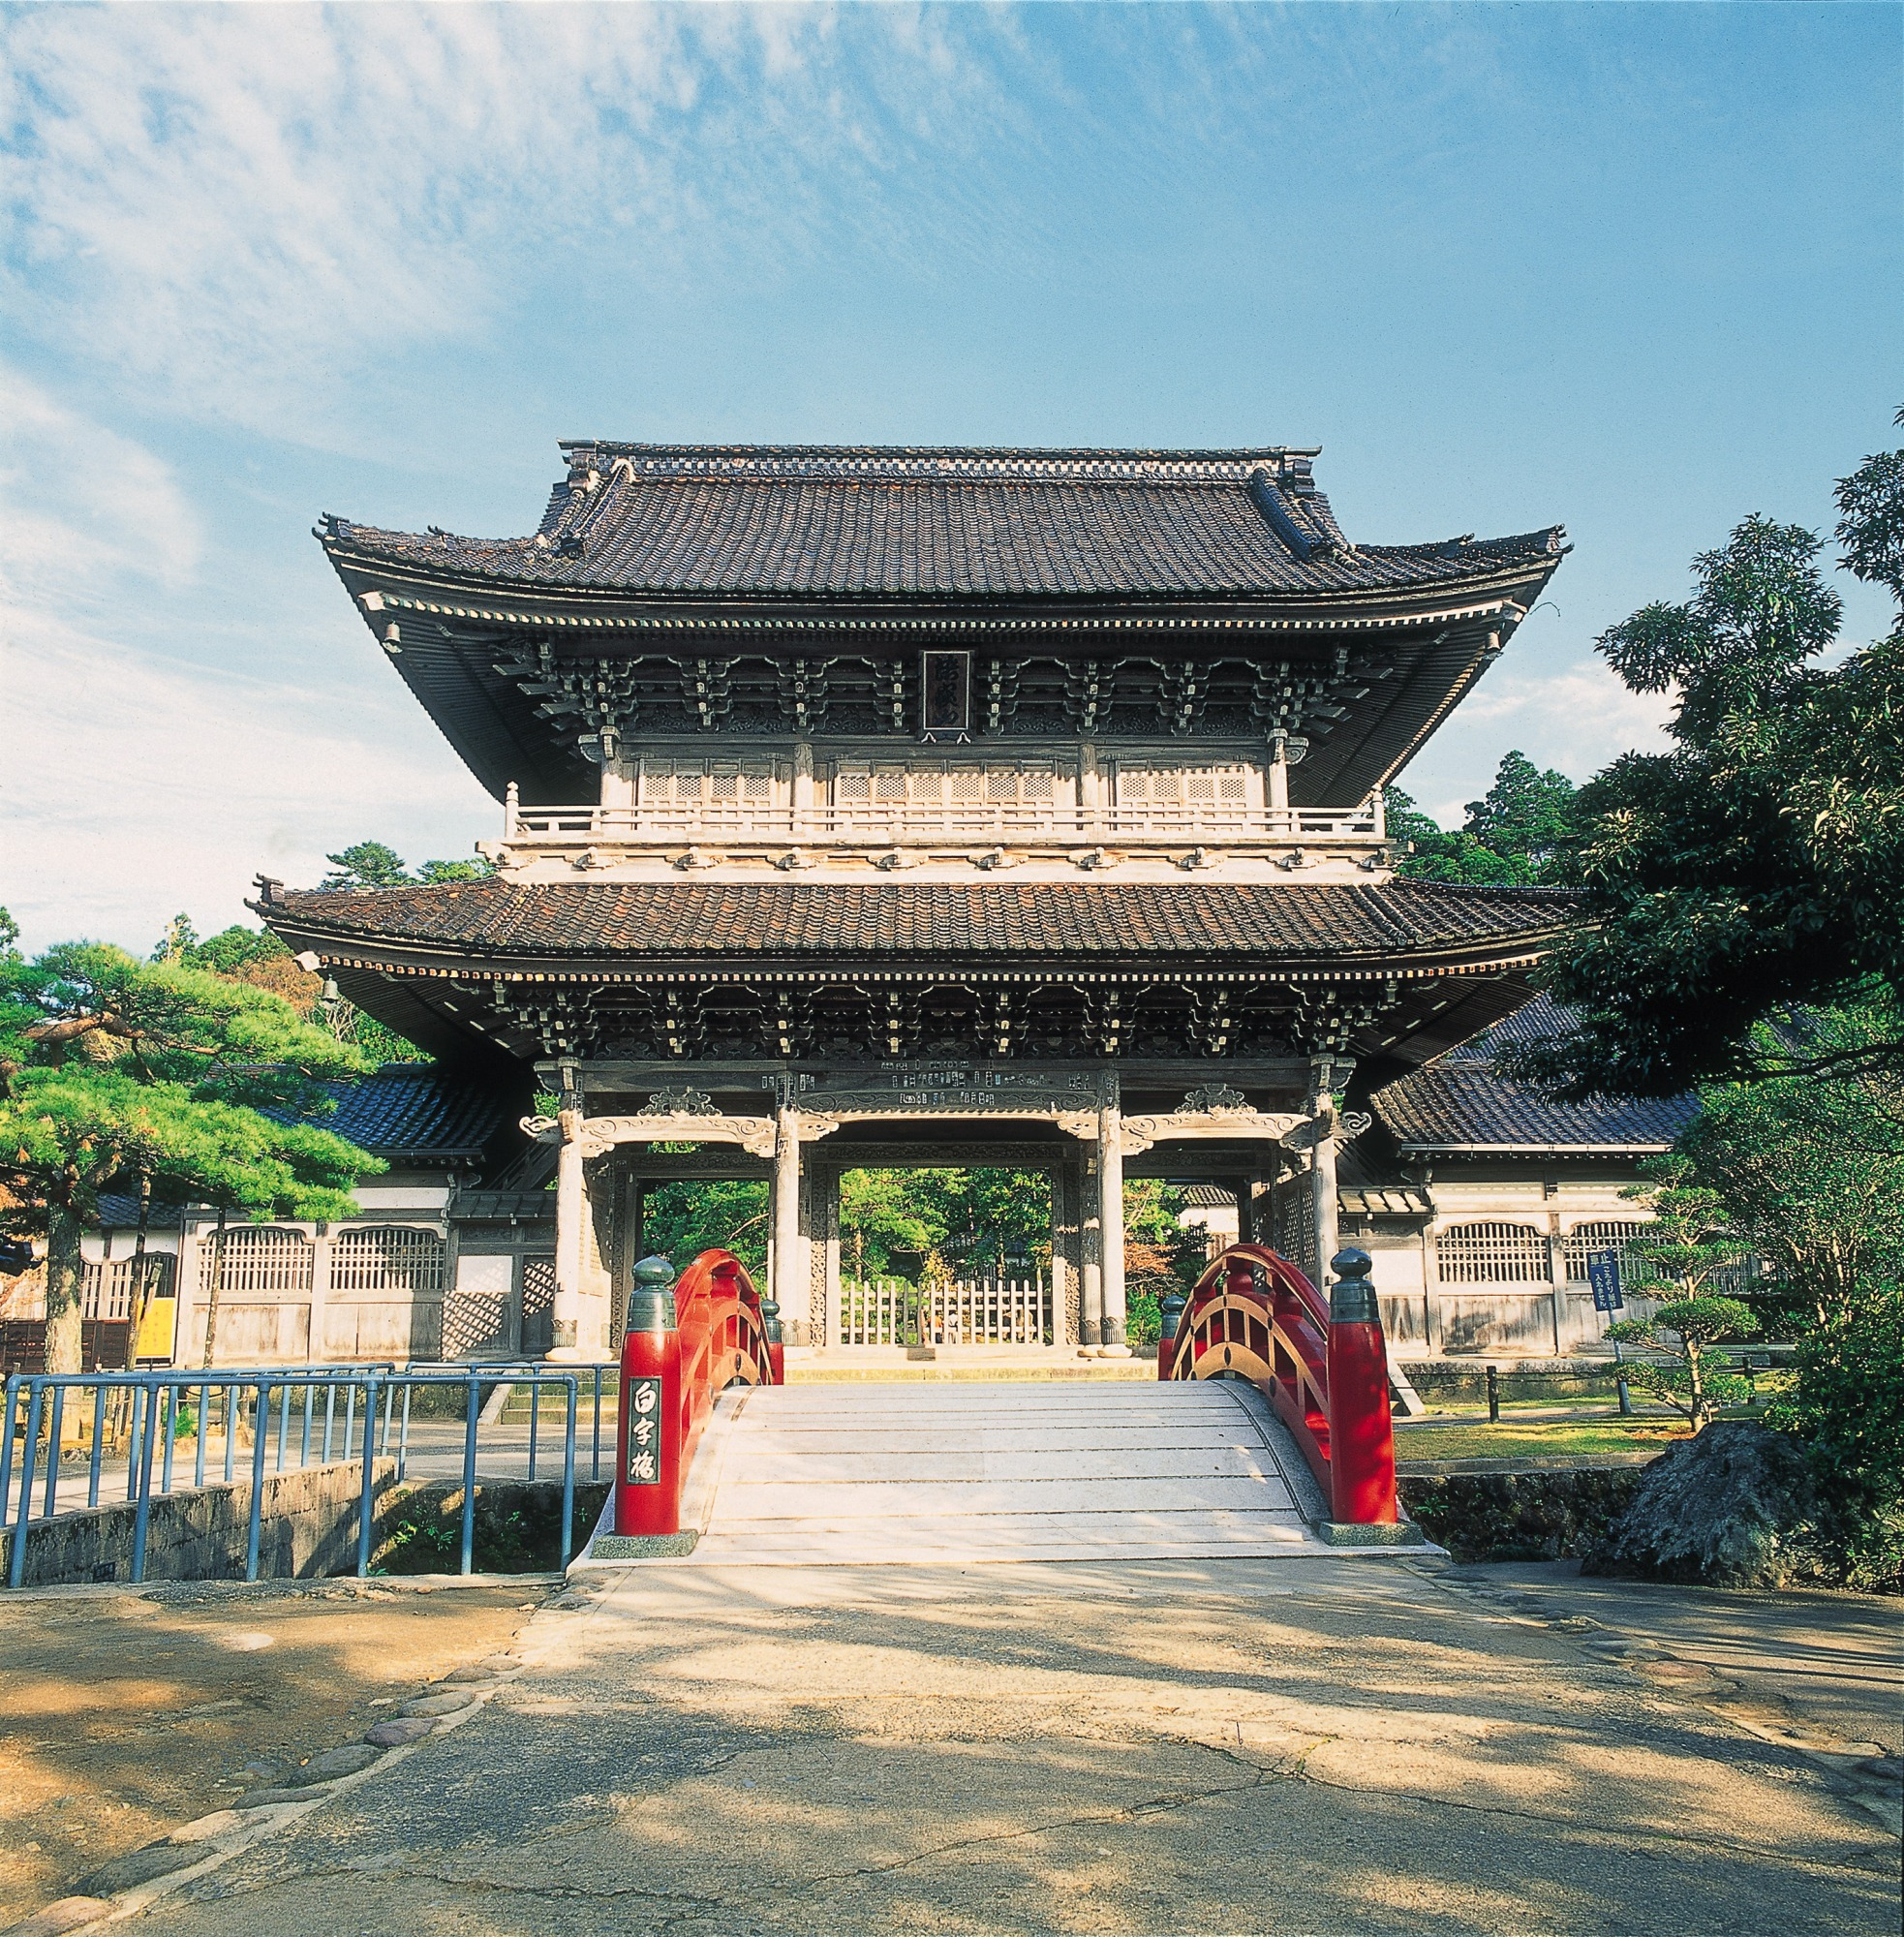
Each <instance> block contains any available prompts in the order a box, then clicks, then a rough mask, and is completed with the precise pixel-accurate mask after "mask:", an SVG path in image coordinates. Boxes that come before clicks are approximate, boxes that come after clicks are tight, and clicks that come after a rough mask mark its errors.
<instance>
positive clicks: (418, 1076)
mask: <svg viewBox="0 0 1904 1937" xmlns="http://www.w3.org/2000/svg"><path fill="white" fill-rule="evenodd" d="M323 1087H324V1088H325V1089H326V1090H327V1091H329V1092H330V1094H331V1095H332V1096H333V1097H335V1098H336V1101H337V1108H336V1110H335V1111H334V1112H333V1113H332V1114H331V1115H330V1116H327V1117H314V1118H312V1119H310V1120H309V1121H310V1122H312V1124H313V1125H314V1126H315V1127H316V1128H318V1129H322V1130H331V1131H333V1132H335V1133H336V1134H337V1135H338V1136H340V1137H343V1138H345V1139H346V1140H347V1141H348V1142H350V1143H353V1144H355V1145H356V1146H357V1148H358V1149H359V1150H367V1151H369V1152H370V1153H372V1154H373V1155H376V1156H383V1157H399V1156H429V1157H441V1158H445V1159H447V1158H450V1157H459V1156H460V1157H475V1156H476V1155H478V1154H480V1153H481V1152H482V1151H483V1149H484V1148H485V1147H486V1146H487V1144H488V1143H489V1141H490V1139H491V1138H492V1137H494V1136H495V1135H496V1133H497V1131H498V1130H500V1129H501V1128H502V1127H503V1125H504V1123H505V1122H506V1121H507V1117H508V1115H509V1099H508V1098H507V1096H504V1095H500V1094H498V1093H497V1091H494V1090H492V1089H488V1088H484V1087H481V1086H476V1085H471V1084H467V1083H459V1082H457V1081H455V1080H454V1079H453V1078H450V1077H447V1076H445V1075H444V1074H443V1073H442V1072H441V1071H440V1070H438V1069H437V1068H435V1067H434V1066H433V1065H432V1064H429V1063H422V1062H386V1063H385V1064H384V1067H383V1068H382V1069H379V1070H377V1071H376V1072H375V1073H374V1074H372V1075H369V1076H362V1077H359V1078H358V1079H357V1080H356V1081H355V1082H353V1083H327V1084H325V1085H324V1086H323ZM271 1114H273V1115H275V1114H276V1113H275V1112H272V1113H271Z"/></svg>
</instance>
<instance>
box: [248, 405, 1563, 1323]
mask: <svg viewBox="0 0 1904 1937" xmlns="http://www.w3.org/2000/svg"><path fill="white" fill-rule="evenodd" d="M567 449H568V475H567V477H565V478H564V479H563V481H562V482H561V483H560V484H558V485H557V487H556V489H555V492H554V494H553V496H552V498H551V500H550V503H549V506H548V508H547V511H546V513H545V515H544V516H543V518H542V521H541V524H540V526H539V528H538V529H537V531H536V532H535V533H534V534H532V535H531V536H529V537H526V538H519V539H507V540H500V541H486V540H485V541H477V540H473V539H464V538H455V537H452V536H449V535H447V534H444V533H440V532H435V531H432V532H430V533H429V534H427V535H423V536H413V535H410V534H404V533H395V532H388V531H379V530H373V529H371V528H368V527H364V526H359V525H354V524H351V523H349V522H347V521H345V520H342V519H329V520H326V521H325V524H324V526H323V528H322V532H321V534H320V536H321V537H322V541H323V544H324V547H325V550H326V552H327V553H328V555H329V557H330V559H331V562H332V564H333V565H334V567H335V569H337V571H338V573H339V575H340V577H341V578H342V580H343V582H344V584H345V586H346V587H347V588H348V590H349V592H350V594H351V596H352V597H353V600H355V601H356V603H357V605H358V607H359V609H360V611H361V612H362V614H363V617H364V619H365V621H366V623H367V624H368V625H369V626H370V627H371V629H372V631H373V633H374V635H375V636H376V638H377V639H378V641H379V642H380V644H381V645H382V647H383V648H384V651H385V652H386V653H387V654H388V656H389V658H390V661H391V664H392V665H393V667H394V668H395V669H396V671H397V672H398V674H399V675H400V676H401V677H402V678H403V679H404V680H405V681H406V682H407V683H408V684H409V686H410V687H411V689H412V691H413V692H415V695H416V696H417V698H418V700H419V701H420V702H421V703H422V704H423V706H424V707H425V708H426V709H427V710H428V712H429V713H430V715H431V717H432V719H433V720H434V721H435V722H436V723H437V724H438V726H439V727H440V728H441V729H442V731H443V732H444V733H445V735H446V736H447V738H448V739H449V741H450V743H451V744H452V746H454V747H455V748H456V750H457V751H458V753H460V754H461V755H462V757H463V758H464V760H465V761H466V762H467V763H468V764H469V766H470V768H471V770H472V771H473V772H474V773H475V774H476V776H477V778H478V779H479V780H480V781H481V782H482V783H483V784H484V785H486V786H487V787H489V788H490V790H491V791H492V792H493V793H494V794H495V795H496V797H497V799H498V800H499V801H500V802H501V803H502V806H503V825H502V830H501V838H500V839H499V840H497V841H495V842H492V843H487V844H484V845H483V852H484V853H485V854H486V855H487V856H488V857H489V858H490V859H491V860H492V861H493V863H494V864H495V869H496V872H495V874H494V876H492V877H491V878H488V879H483V880H476V881H469V882H442V883H433V884H429V885H425V886H415V887H406V888H394V889H377V890H352V891H335V892H322V891H320V892H308V891H307V892H293V893H286V892H284V891H283V890H282V889H281V887H280V885H279V884H278V883H277V882H275V881H271V880H268V879H267V880H262V881H261V894H260V898H259V900H258V902H257V903H256V904H255V906H256V907H258V908H259V910H260V911H261V913H262V915H263V916H264V918H265V920H266V921H267V922H268V923H269V925H270V926H271V927H272V928H273V929H274V930H275V931H276V932H277V933H278V934H279V935H281V936H283V937H284V938H286V940H287V941H288V942H289V943H290V944H291V946H292V948H293V950H295V951H297V952H298V954H299V957H300V959H301V960H302V961H304V962H305V964H306V965H307V966H309V967H314V968H322V969H323V970H324V971H325V972H326V973H327V974H328V975H329V976H330V977H332V978H333V979H334V982H335V985H336V987H337V989H338V990H339V992H340V993H342V994H343V995H346V996H348V997H349V998H350V999H352V1000H353V1001H355V1002H358V1003H360V1004H361V1005H362V1006H363V1007H365V1008H366V1009H368V1010H369V1011H370V1012H371V1013H373V1014H375V1015H377V1016H379V1017H380V1018H382V1019H383V1020H384V1021H386V1022H387V1023H389V1024H390V1025H391V1026H392V1027H394V1028H396V1029H398V1030H402V1031H403V1032H405V1033H406V1034H407V1035H409V1036H411V1037H412V1038H413V1039H414V1040H415V1041H417V1042H419V1043H421V1044H423V1045H424V1046H425V1047H426V1048H428V1049H429V1050H431V1051H432V1053H434V1054H435V1055H437V1056H438V1057H439V1058H441V1059H442V1060H443V1061H445V1063H446V1064H449V1065H453V1066H455V1067H457V1068H459V1069H461V1070H464V1071H466V1072H469V1073H472V1074H476V1075H479V1076H481V1077H483V1078H484V1080H488V1081H493V1082H494V1083H496V1084H498V1085H499V1086H509V1087H511V1088H512V1089H513V1091H514V1093H516V1094H518V1095H520V1097H521V1098H522V1103H523V1107H524V1109H525V1110H527V1109H528V1106H529V1101H530V1097H531V1095H532V1094H533V1092H534V1091H537V1090H540V1091H544V1092H547V1093H549V1094H551V1095H553V1097H554V1098H555V1108H554V1109H553V1111H552V1112H550V1113H549V1114H547V1115H538V1116H532V1117H530V1118H529V1119H528V1121H527V1124H526V1127H527V1129H528V1132H529V1134H530V1135H532V1136H534V1137H537V1138H540V1139H543V1140H545V1141H547V1142H549V1143H550V1144H552V1145H555V1146H556V1147H557V1149H558V1183H557V1190H556V1199H557V1217H556V1224H557V1237H556V1250H557V1258H556V1278H557V1287H556V1295H555V1310H554V1318H553V1338H554V1343H553V1354H554V1356H557V1357H571V1358H572V1357H581V1358H594V1357H597V1356H599V1355H600V1354H601V1353H603V1352H604V1351H606V1350H607V1349H608V1348H609V1346H610V1344H611V1337H610V1332H611V1314H612V1313H613V1312H615V1311H616V1310H617V1309H619V1307H620V1306H621V1304H622V1303H623V1300H624V1295H625V1292H626V1287H627V1282H628V1273H629V1271H630V1267H631V1265H632V1262H633V1258H634V1254H635V1253H634V1249H633V1233H634V1224H635V1207H636V1205H637V1204H638V1196H639V1192H640V1190H641V1188H642V1186H643V1184H644V1182H646V1181H651V1180H654V1179H657V1178H660V1177H664V1176H668V1175H677V1176H678V1175H683V1174H690V1173H691V1170H692V1169H693V1167H695V1166H698V1167H699V1174H709V1172H710V1171H711V1170H721V1169H722V1168H723V1167H729V1166H731V1169H728V1170H727V1174H737V1175H752V1176H757V1177H764V1178H766V1179H767V1180H768V1181H769V1183H770V1185H771V1192H772V1265H771V1275H770V1276H771V1284H772V1288H773V1292H774V1295H775V1297H776V1298H777V1299H778V1301H779V1303H780V1305H781V1306H782V1307H783V1323H784V1325H785V1327H786V1331H787V1336H788V1338H789V1340H790V1341H793V1342H797V1343H805V1344H809V1345H812V1346H814V1347H816V1348H819V1349H827V1343H828V1341H829V1340H833V1339H837V1338H838V1337H840V1336H841V1331H840V1304H839V1301H840V1283H841V1277H840V1259H839V1246H838V1242H837V1214H836V1213H835V1210H834V1208H833V1204H834V1198H835V1196H836V1195H837V1179H838V1176H839V1175H840V1173H841V1172H842V1171H843V1170H845V1169H847V1168H851V1167H853V1166H854V1165H855V1164H859V1163H866V1162H892V1161H899V1162H906V1163H916V1164H919V1165H928V1164H931V1165H938V1164H952V1163H957V1164H1000V1165H1010V1166H1012V1167H1022V1166H1028V1165H1036V1166H1038V1167H1041V1168H1044V1169H1046V1170H1048V1171H1049V1172H1050V1174H1051V1175H1052V1177H1053V1178H1054V1181H1055V1193H1056V1201H1057V1206H1058V1210H1057V1216H1056V1220H1055V1221H1056V1227H1057V1228H1056V1230H1055V1234H1054V1237H1055V1243H1054V1250H1055V1257H1054V1264H1053V1279H1054V1281H1053V1287H1052V1299H1053V1309H1054V1327H1053V1329H1054V1334H1055V1335H1059V1334H1061V1339H1060V1338H1057V1337H1055V1346H1056V1345H1061V1346H1068V1347H1069V1348H1070V1349H1072V1350H1076V1349H1078V1348H1079V1347H1081V1346H1082V1347H1084V1348H1087V1349H1092V1348H1094V1349H1099V1350H1108V1351H1112V1352H1119V1351H1121V1350H1123V1349H1124V1346H1123V1332H1124V1307H1125V1301H1124V1285H1123V1257H1122V1251H1123V1218H1122V1180H1123V1178H1124V1177H1125V1176H1126V1175H1130V1174H1134V1173H1136V1172H1140V1171H1149V1172H1151V1173H1152V1174H1162V1175H1167V1176H1172V1177H1178V1178H1184V1179H1201V1180H1207V1181H1210V1182H1214V1183H1220V1184H1224V1185H1225V1186H1226V1187H1228V1188H1231V1189H1234V1190H1235V1191H1236V1192H1237V1194H1238V1198H1239V1203H1240V1206H1241V1208H1242V1211H1243V1229H1244V1237H1245V1238H1247V1237H1250V1236H1255V1237H1258V1238H1261V1239H1264V1240H1266V1241H1268V1242H1270V1243H1272V1244H1274V1245H1276V1246H1277V1247H1278V1248H1279V1249H1280V1250H1281V1251H1283V1252H1285V1253H1286V1254H1288V1255H1290V1256H1292V1257H1294V1258H1295V1259H1297V1260H1298V1261H1299V1262H1300V1263H1301V1264H1303V1265H1304V1267H1305V1269H1307V1270H1308V1271H1309V1272H1310V1274H1311V1275H1312V1276H1316V1277H1317V1278H1318V1279H1320V1278H1321V1277H1322V1276H1323V1274H1322V1271H1321V1263H1320V1261H1321V1260H1324V1259H1327V1258H1328V1257H1329V1256H1330V1255H1331V1254H1332V1251H1333V1246H1334V1239H1335V1228H1334V1227H1335V1218H1336V1187H1335V1165H1336V1155H1337V1153H1338V1151H1339V1149H1340V1147H1341V1145H1342V1143H1343V1142H1344V1140H1345V1139H1347V1138H1349V1137H1351V1136H1353V1135H1355V1134H1357V1133H1358V1131H1359V1128H1360V1126H1361V1123H1362V1121H1363V1120H1362V1119H1361V1117H1360V1115H1359V1114H1358V1113H1357V1111H1356V1110H1355V1109H1353V1108H1352V1107H1350V1104H1351V1100H1352V1099H1351V1091H1352V1089H1354V1088H1355V1087H1358V1086H1359V1087H1360V1089H1362V1090H1364V1091H1367V1090H1368V1089H1371V1088H1374V1087H1377V1086H1379V1085H1380V1084H1382V1083H1383V1082H1386V1081H1388V1080H1390V1079H1391V1078H1393V1077H1394V1076H1397V1075H1398V1074H1400V1073H1402V1072H1404V1071H1406V1070H1408V1069H1410V1068H1412V1067H1415V1066H1417V1065H1419V1064H1420V1063H1422V1062H1423V1061H1427V1060H1428V1059H1429V1058H1430V1057H1432V1056H1434V1055H1437V1054H1439V1053H1440V1052H1441V1051H1443V1050H1445V1049H1447V1048H1449V1047H1450V1046H1452V1045H1454V1044H1457V1043H1459V1042H1461V1041H1464V1040H1466V1039H1467V1038H1468V1037H1470V1036H1472V1035H1474V1034H1475V1033H1477V1032H1478V1031H1479V1030H1483V1029H1485V1028H1487V1027H1488V1026H1489V1025H1490V1024H1492V1023H1493V1022H1495V1021H1497V1020H1498V1019H1499V1018H1501V1017H1503V1016H1505V1015H1507V1014H1509V1013H1511V1012H1512V1011H1513V1010H1514V1009H1515V1008H1516V1007H1518V1006H1519V1005H1520V1003H1522V1002H1523V1001H1524V1000H1525V999H1526V998H1527V995H1528V993H1529V984H1528V982H1527V979H1526V971H1527V970H1528V969H1530V968H1531V966H1532V965H1533V964H1534V963H1535V962H1536V961H1537V960H1538V958H1539V956H1540V954H1541V953H1542V951H1543V950H1544V948H1546V947H1547V946H1548V944H1549V942H1550V940H1551V937H1552V936H1553V934H1554V933H1555V931H1556V930H1557V927H1558V925H1559V922H1560V920H1561V918H1562V915H1563V912H1564V897H1558V896H1556V895H1555V894H1554V893H1553V892H1552V891H1544V890H1538V889H1492V888H1471V887H1465V886H1459V885H1454V884H1448V883H1441V882H1428V881H1408V880H1402V879H1397V877H1396V876H1395V873H1394V864H1395V861H1396V858H1397V857H1396V855H1395V854H1394V852H1393V850H1392V848H1391V846H1390V845H1389V842H1388V838H1387V833H1386V829H1385V827H1384V824H1383V819H1382V810H1381V798H1382V789H1383V787H1384V785H1385V784H1386V783H1387V782H1388V781H1389V780H1390V779H1391V778H1392V777H1393V776H1394V775H1395V774H1396V773H1397V771H1398V770H1399V769H1400V768H1401V767H1402V766H1403V765H1404V764H1405V762H1406V761H1407V760H1408V759H1409V757H1410V756H1411V755H1412V754H1413V753H1415V752H1416V751H1417V750H1418V749H1419V748H1420V746H1421V745H1422V743H1423V742H1424V741H1425V740H1426V739H1427V737H1428V734H1429V733H1430V732H1431V731H1432V730H1433V729H1434V727H1435V726H1436V725H1437V724H1438V723H1439V722H1440V721H1441V720H1442V719H1443V718H1445V717H1446V715H1447V712H1448V710H1449V708H1450V707H1451V706H1452V705H1453V704H1454V703H1455V702H1456V701H1458V700H1459V697H1460V695H1461V694H1462V693H1463V692H1466V691H1467V690H1468V688H1469V687H1470V686H1471V685H1472V684H1473V682H1474V681H1475V680H1476V679H1477V678H1478V677H1480V675H1481V674H1482V672H1483V671H1484V670H1485V668H1486V667H1487V666H1488V665H1489V663H1491V661H1493V660H1494V659H1495V658H1496V657H1497V656H1498V655H1499V654H1500V652H1501V651H1502V649H1503V648H1504V646H1505V644H1506V642H1507V641H1508V639H1509V638H1510V637H1511V635H1512V633H1513V631H1514V630H1515V628H1516V627H1517V626H1518V625H1519V623H1520V620H1521V618H1522V617H1523V616H1524V615H1525V613H1526V612H1527V611H1528V610H1529V609H1530V607H1531V606H1532V604H1533V603H1534V601H1535V600H1536V599H1537V598H1538V596H1539V594H1540V592H1541V590H1542V588H1543V587H1544V586H1545V585H1546V583H1547V580H1548V578H1549V576H1550V575H1551V572H1552V570H1553V569H1554V567H1555V566H1556V564H1557V563H1558V560H1559V557H1560V554H1561V542H1560V534H1559V532H1558V531H1557V530H1543V531H1536V532H1532V533H1529V534H1526V535H1523V536H1521V537H1518V538H1502V539H1491V540H1474V539H1456V540H1450V541H1448V542H1445V543H1435V544H1426V545H1402V546H1387V545H1356V544H1351V543H1350V542H1349V540H1348V539H1347V538H1345V537H1344V535H1343V534H1342V532H1341V530H1340V528H1339V527H1338V526H1337V524H1336V520H1335V517H1334V514H1333V512H1332V511H1331V509H1330V507H1329V504H1328V501H1327V500H1326V499H1325V498H1324V497H1323V496H1322V494H1321V493H1320V492H1319V491H1318V490H1317V489H1316V486H1315V481H1314V477H1313V472H1312V459H1313V456H1314V453H1313V452H1312V451H1306V450H1299V449H1293V448H1289V447H1284V446H1270V447H1263V448H1255V449H1231V450H1213V451H1212V450H1206V451H1152V450H1088V451H1033V450H1014V449H1005V450H967V449H953V450H914V449H822V448H807V447H800V448H780V447H768V446H741V447H728V446H647V445H621V444H606V443H587V444H578V445H573V446H568V447H567ZM1354 1100H1359V1098H1356V1099H1354ZM684 1165H685V1166H688V1167H689V1169H688V1170H684V1169H682V1168H678V1166H684Z"/></svg>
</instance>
